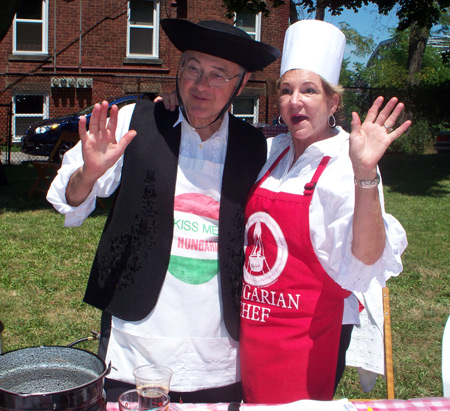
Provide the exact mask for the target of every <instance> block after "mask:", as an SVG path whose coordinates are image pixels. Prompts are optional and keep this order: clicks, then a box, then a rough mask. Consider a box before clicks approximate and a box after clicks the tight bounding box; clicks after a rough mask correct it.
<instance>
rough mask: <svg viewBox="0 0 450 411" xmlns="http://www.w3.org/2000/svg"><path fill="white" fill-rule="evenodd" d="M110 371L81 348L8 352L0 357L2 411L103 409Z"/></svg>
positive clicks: (39, 348) (52, 348) (41, 348)
mask: <svg viewBox="0 0 450 411" xmlns="http://www.w3.org/2000/svg"><path fill="white" fill-rule="evenodd" d="M109 371H110V367H106V364H105V362H104V361H103V360H102V359H101V358H100V357H99V356H97V355H95V354H93V353H91V352H89V351H85V350H81V349H79V348H73V347H59V346H43V347H30V348H23V349H20V350H15V351H9V352H7V353H4V354H2V355H0V410H8V411H9V410H23V411H31V410H75V409H76V410H77V411H78V410H79V411H81V410H83V411H86V410H89V411H90V410H101V409H104V408H105V406H106V401H105V395H104V392H103V382H104V377H105V376H106V375H107V374H108V373H109ZM100 404H101V406H100Z"/></svg>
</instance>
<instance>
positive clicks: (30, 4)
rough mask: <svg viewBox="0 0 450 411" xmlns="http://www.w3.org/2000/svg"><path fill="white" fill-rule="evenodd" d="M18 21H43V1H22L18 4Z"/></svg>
mask: <svg viewBox="0 0 450 411" xmlns="http://www.w3.org/2000/svg"><path fill="white" fill-rule="evenodd" d="M18 4H19V9H18V10H17V18H18V19H33V20H42V1H37V0H21V1H19V2H18Z"/></svg>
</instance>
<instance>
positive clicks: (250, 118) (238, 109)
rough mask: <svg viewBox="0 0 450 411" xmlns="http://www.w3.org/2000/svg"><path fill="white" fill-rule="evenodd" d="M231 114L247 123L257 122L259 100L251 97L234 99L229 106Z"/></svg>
mask: <svg viewBox="0 0 450 411" xmlns="http://www.w3.org/2000/svg"><path fill="white" fill-rule="evenodd" d="M231 112H232V113H233V114H234V116H235V117H237V118H240V119H242V120H244V121H246V122H247V123H250V124H254V123H257V122H258V113H259V100H258V99H257V98H251V97H236V98H235V99H234V100H233V104H232V105H231Z"/></svg>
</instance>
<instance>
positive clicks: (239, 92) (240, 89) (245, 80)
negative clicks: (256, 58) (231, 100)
mask: <svg viewBox="0 0 450 411" xmlns="http://www.w3.org/2000/svg"><path fill="white" fill-rule="evenodd" d="M251 75H252V73H249V72H247V73H245V74H244V80H242V84H241V87H240V88H239V91H238V92H237V94H236V96H239V95H240V94H241V93H242V90H244V87H245V84H246V83H247V81H248V80H249V79H250V76H251Z"/></svg>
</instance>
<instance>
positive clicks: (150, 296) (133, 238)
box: [47, 19, 279, 402]
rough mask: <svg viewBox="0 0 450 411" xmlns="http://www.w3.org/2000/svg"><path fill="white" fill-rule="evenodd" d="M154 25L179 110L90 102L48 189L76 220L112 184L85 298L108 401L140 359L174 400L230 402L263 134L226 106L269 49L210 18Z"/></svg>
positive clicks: (271, 53)
mask: <svg viewBox="0 0 450 411" xmlns="http://www.w3.org/2000/svg"><path fill="white" fill-rule="evenodd" d="M161 25H162V27H163V29H164V31H165V32H166V34H167V35H168V37H169V39H170V40H171V42H172V43H173V44H174V45H175V46H176V47H177V48H178V49H179V50H180V51H182V52H183V55H182V58H181V61H180V64H179V69H178V75H177V94H178V100H179V102H180V106H179V110H178V111H175V112H171V111H166V110H165V109H164V106H163V104H162V103H156V104H155V103H153V102H150V101H148V100H139V101H138V102H137V104H136V105H135V106H134V105H132V106H126V107H124V108H122V109H121V110H120V112H118V109H117V107H116V108H113V109H112V110H111V113H110V119H109V121H107V103H106V102H103V103H102V104H97V105H96V106H95V108H94V112H93V115H92V119H91V122H90V129H89V132H87V131H86V120H85V119H84V118H82V119H81V120H80V125H79V132H80V138H81V143H79V144H78V145H77V146H76V147H74V149H72V150H71V151H70V152H68V153H67V154H66V156H65V158H64V161H63V165H62V167H61V170H60V172H59V173H58V176H57V177H56V178H55V180H54V181H53V183H52V186H51V188H50V190H49V193H48V196H47V198H48V200H49V201H50V202H51V203H52V204H53V205H54V207H55V208H56V209H57V210H58V211H59V212H61V213H64V214H65V215H66V217H65V224H66V225H67V226H76V225H80V224H81V223H82V222H83V220H84V219H85V218H86V217H87V216H88V215H89V214H90V213H91V212H92V210H93V209H94V207H95V199H96V197H97V196H100V197H105V196H109V195H110V194H112V193H113V192H115V198H114V203H113V206H112V208H111V212H110V214H109V217H108V220H107V222H106V225H105V229H104V232H103V235H102V237H101V240H100V243H99V246H98V250H97V254H96V256H95V260H94V263H93V266H92V270H91V275H90V278H89V282H88V286H87V290H86V294H85V298H84V301H85V302H87V303H89V304H91V305H93V306H94V307H97V308H99V309H101V310H102V311H103V316H102V332H101V341H100V347H99V354H100V355H101V356H102V357H103V358H105V360H106V362H111V364H112V370H111V373H110V375H109V376H108V379H107V380H106V382H105V389H106V391H107V399H108V401H114V400H115V399H116V398H117V395H118V394H120V393H121V392H123V391H124V390H125V389H127V388H129V387H131V386H132V385H133V383H134V380H133V374H132V372H133V369H134V368H135V367H137V366H140V365H143V364H147V363H157V364H160V365H164V366H167V367H169V368H171V369H172V370H173V371H174V375H173V378H172V382H171V392H170V396H171V400H172V401H178V400H180V399H181V400H182V401H184V402H210V401H214V402H230V401H239V400H240V399H241V394H240V383H239V382H240V369H239V355H238V342H237V340H238V329H239V326H238V321H239V310H238V306H239V294H240V288H241V272H242V263H243V251H242V250H243V234H244V218H243V207H244V204H245V200H246V198H247V194H248V192H249V190H250V188H251V186H252V184H253V183H254V181H255V178H256V176H257V175H258V172H259V170H260V168H261V166H262V165H263V164H264V162H265V159H266V142H265V139H264V137H263V136H262V134H261V133H260V132H259V131H257V130H256V129H255V128H254V127H252V126H250V125H248V124H246V123H245V122H242V121H240V120H238V119H236V118H235V117H233V116H232V115H231V114H229V113H228V108H229V106H230V104H231V101H232V99H233V97H234V96H236V95H239V93H240V92H241V91H242V89H243V87H244V86H245V83H246V82H247V81H248V79H249V77H250V74H251V72H253V71H256V70H262V69H263V68H264V67H265V66H267V65H268V64H270V63H271V62H273V61H274V60H275V59H276V58H277V57H278V56H279V51H278V50H277V49H275V48H273V47H271V46H269V45H267V44H264V43H260V42H257V41H254V40H252V39H251V38H250V36H248V35H247V34H246V33H245V32H244V31H242V30H240V29H238V28H236V27H233V26H231V25H228V24H225V23H221V22H216V21H205V22H200V23H198V24H194V23H192V22H189V21H187V20H179V19H165V20H162V21H161Z"/></svg>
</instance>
